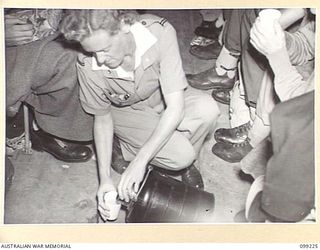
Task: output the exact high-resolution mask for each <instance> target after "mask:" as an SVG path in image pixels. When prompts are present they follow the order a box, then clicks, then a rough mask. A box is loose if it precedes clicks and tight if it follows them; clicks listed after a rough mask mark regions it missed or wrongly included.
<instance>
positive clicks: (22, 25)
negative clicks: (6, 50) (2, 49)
mask: <svg viewBox="0 0 320 250" xmlns="http://www.w3.org/2000/svg"><path fill="white" fill-rule="evenodd" d="M33 33H34V28H33V25H32V24H30V23H27V22H26V20H21V19H19V18H17V17H16V16H14V15H10V14H7V15H5V41H6V46H14V45H19V44H24V43H27V42H31V41H32V36H33Z"/></svg>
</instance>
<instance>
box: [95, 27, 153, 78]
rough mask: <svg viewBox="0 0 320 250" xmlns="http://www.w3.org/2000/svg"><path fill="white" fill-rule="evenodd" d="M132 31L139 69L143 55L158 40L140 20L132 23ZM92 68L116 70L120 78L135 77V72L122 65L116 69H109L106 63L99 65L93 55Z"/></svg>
mask: <svg viewBox="0 0 320 250" xmlns="http://www.w3.org/2000/svg"><path fill="white" fill-rule="evenodd" d="M130 31H131V33H132V35H133V38H134V41H135V44H136V50H135V69H137V68H138V67H139V66H140V64H141V61H142V56H143V55H144V54H145V53H146V51H147V50H148V49H150V48H151V47H152V46H153V45H154V44H155V43H156V42H157V38H156V37H155V36H154V35H153V34H152V33H151V32H150V31H149V30H148V29H147V28H146V27H144V26H143V25H142V24H141V23H140V22H136V23H134V24H133V25H131V26H130ZM92 70H114V71H116V72H117V75H118V77H120V78H131V79H132V78H133V72H127V71H125V70H124V69H122V68H121V67H120V66H119V67H118V68H115V69H109V67H107V66H106V65H98V63H97V60H96V58H95V57H94V56H93V57H92Z"/></svg>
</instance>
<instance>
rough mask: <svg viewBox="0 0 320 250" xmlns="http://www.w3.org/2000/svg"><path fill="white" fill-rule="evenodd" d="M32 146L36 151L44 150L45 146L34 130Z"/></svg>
mask: <svg viewBox="0 0 320 250" xmlns="http://www.w3.org/2000/svg"><path fill="white" fill-rule="evenodd" d="M31 147H32V149H34V150H35V151H38V152H43V147H42V144H41V141H40V140H39V138H38V136H37V135H36V134H35V133H34V132H33V131H32V132H31Z"/></svg>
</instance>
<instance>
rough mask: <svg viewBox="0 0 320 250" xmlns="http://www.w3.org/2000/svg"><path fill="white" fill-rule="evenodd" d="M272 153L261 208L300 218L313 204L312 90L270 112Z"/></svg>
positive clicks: (280, 214) (279, 216)
mask: <svg viewBox="0 0 320 250" xmlns="http://www.w3.org/2000/svg"><path fill="white" fill-rule="evenodd" d="M271 135H272V144H273V153H274V154H273V156H272V158H271V159H270V160H269V162H268V165H267V172H266V180H265V184H264V190H263V193H262V200H261V202H262V209H263V210H264V211H266V212H267V213H269V214H271V215H273V216H275V217H277V218H281V219H283V220H284V221H300V220H302V219H303V218H304V217H306V216H307V215H308V213H310V210H311V209H312V208H313V207H314V199H315V196H314V194H315V178H314V171H315V165H314V91H312V92H310V93H308V94H304V95H302V96H299V97H297V98H294V99H292V100H290V101H287V102H284V103H281V104H279V105H277V106H276V107H275V109H274V111H273V112H272V114H271Z"/></svg>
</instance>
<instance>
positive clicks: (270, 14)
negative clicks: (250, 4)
mask: <svg viewBox="0 0 320 250" xmlns="http://www.w3.org/2000/svg"><path fill="white" fill-rule="evenodd" d="M259 17H260V25H261V26H262V27H263V28H264V29H267V30H268V31H273V30H274V21H276V20H279V18H280V17H281V12H280V11H279V10H276V9H264V10H262V11H260V12H259Z"/></svg>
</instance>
